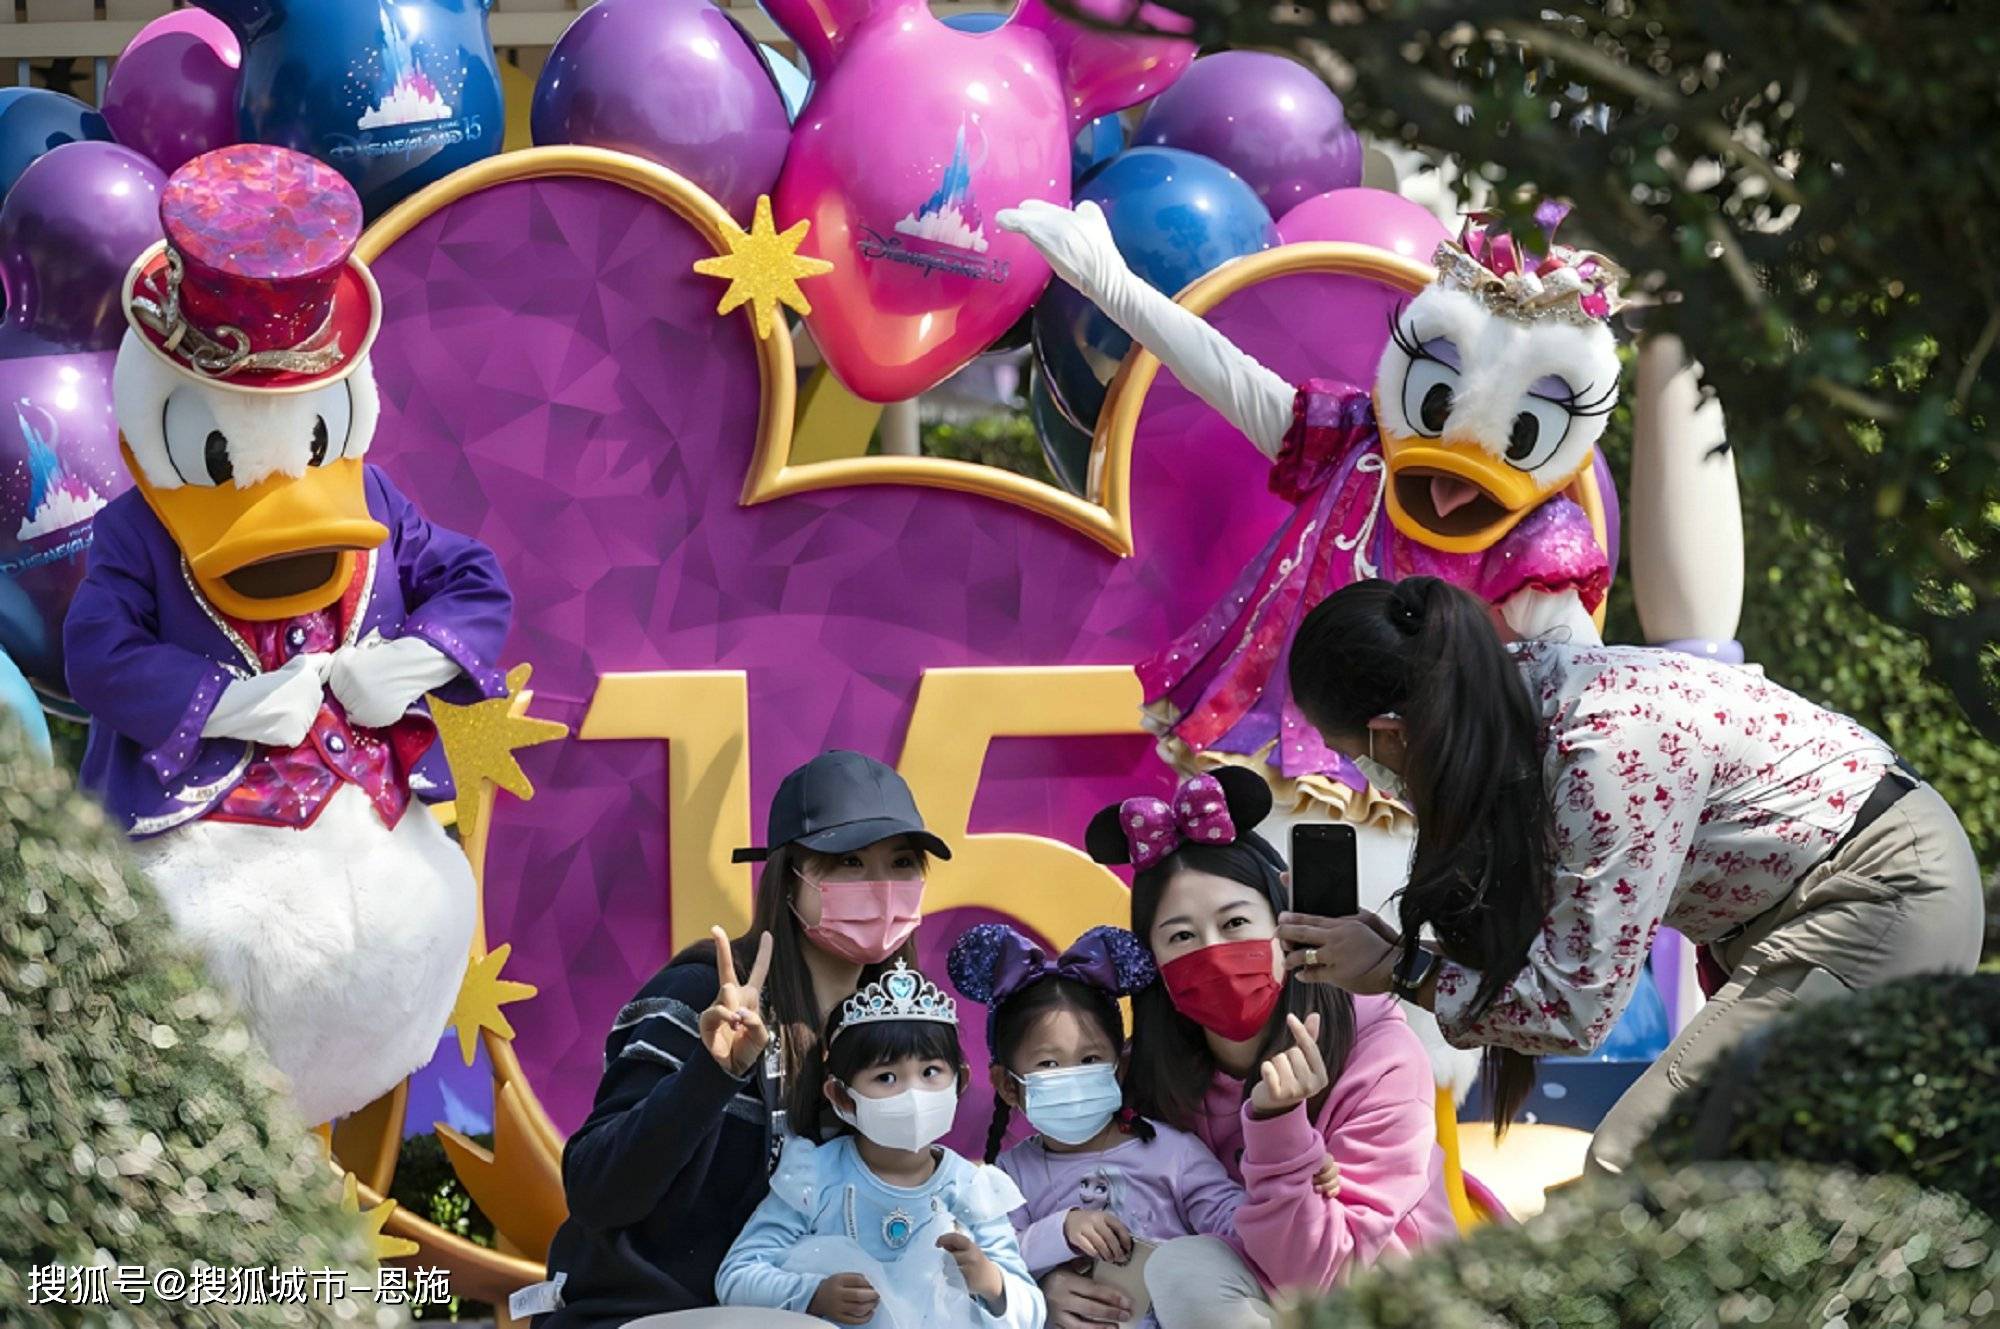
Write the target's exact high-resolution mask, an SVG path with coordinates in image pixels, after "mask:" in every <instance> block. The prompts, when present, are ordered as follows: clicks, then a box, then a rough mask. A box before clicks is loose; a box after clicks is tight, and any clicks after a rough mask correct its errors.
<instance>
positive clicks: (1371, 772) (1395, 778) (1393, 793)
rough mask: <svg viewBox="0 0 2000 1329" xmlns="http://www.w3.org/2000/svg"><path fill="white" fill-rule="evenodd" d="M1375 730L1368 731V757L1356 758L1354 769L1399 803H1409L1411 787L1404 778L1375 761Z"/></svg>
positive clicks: (1354, 759) (1353, 759)
mask: <svg viewBox="0 0 2000 1329" xmlns="http://www.w3.org/2000/svg"><path fill="white" fill-rule="evenodd" d="M1375 732H1376V731H1375V730H1374V729H1372V728H1371V729H1370V730H1369V731H1368V755H1367V756H1365V757H1354V758H1351V760H1352V761H1353V762H1354V769H1356V770H1358V771H1360V772H1361V773H1362V775H1364V776H1366V777H1367V778H1368V783H1369V784H1372V785H1374V786H1375V787H1376V788H1377V789H1379V790H1381V791H1382V792H1383V793H1385V794H1387V795H1388V796H1389V797H1391V798H1393V799H1396V800H1398V801H1399V802H1404V803H1407V802H1409V801H1410V800H1409V785H1408V784H1407V783H1406V782H1405V781H1404V779H1403V777H1402V776H1401V775H1399V774H1397V773H1396V772H1395V771H1392V770H1390V769H1389V768H1388V767H1387V766H1384V765H1383V764H1382V763H1381V762H1379V761H1377V760H1376V759H1375Z"/></svg>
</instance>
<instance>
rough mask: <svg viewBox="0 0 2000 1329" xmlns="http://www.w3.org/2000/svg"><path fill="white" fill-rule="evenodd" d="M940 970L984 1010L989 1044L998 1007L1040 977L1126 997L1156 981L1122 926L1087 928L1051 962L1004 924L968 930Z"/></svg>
mask: <svg viewBox="0 0 2000 1329" xmlns="http://www.w3.org/2000/svg"><path fill="white" fill-rule="evenodd" d="M945 972H946V973H948V974H950V975H951V985H952V986H953V987H955V988H957V989H958V991H959V995H961V996H963V997H965V998H966V999H967V1000H968V1001H976V1002H979V1003H981V1004H982V1005H984V1006H985V1007H987V1012H986V1037H987V1042H988V1044H989V1045H990V1044H991V1042H992V1038H993V1022H994V1017H995V1016H997V1015H998V1014H999V1011H1000V1008H1001V1006H1003V1005H1005V1004H1006V1002H1007V999H1008V998H1009V997H1012V996H1013V995H1014V994H1015V993H1017V992H1021V991H1024V990H1025V989H1027V988H1030V987H1033V986H1034V985H1035V984H1037V983H1039V982H1041V981H1042V980H1043V979H1046V978H1068V979H1072V980H1074V981H1076V982H1078V983H1082V984H1083V985H1084V986H1086V987H1093V988H1096V989H1097V990H1098V991H1100V992H1103V993H1106V994H1108V995H1110V996H1113V997H1128V996H1130V995H1132V994H1133V993H1134V992H1138V991H1141V990H1142V989H1144V988H1148V987H1151V986H1152V984H1153V981H1154V980H1155V979H1156V978H1158V977H1159V971H1158V970H1157V969H1155V968H1154V967H1153V957H1152V955H1151V954H1149V953H1148V952H1147V950H1146V948H1145V947H1144V946H1143V945H1141V944H1140V942H1139V939H1138V938H1137V937H1135V936H1133V935H1132V934H1131V933H1129V932H1127V931H1126V930H1125V929H1124V928H1114V927H1096V928H1092V929H1091V930H1090V931H1088V932H1086V933H1084V934H1083V935H1082V936H1081V937H1078V938H1077V939H1076V940H1075V941H1074V942H1073V943H1071V945H1070V947H1069V949H1068V950H1066V951H1064V952H1063V953H1062V954H1061V955H1058V956H1056V957H1055V958H1054V959H1050V958H1049V955H1048V952H1046V951H1044V950H1043V949H1042V948H1041V947H1040V946H1037V945H1036V944H1035V943H1034V942H1032V941H1029V940H1028V939H1027V938H1026V937H1024V936H1022V935H1021V934H1020V933H1019V932H1017V931H1015V930H1014V929H1013V928H1011V927H1008V926H1007V925H1006V924H1005V923H981V924H980V925H979V926H977V927H974V928H969V929H967V930H966V932H965V935H963V936H961V937H960V938H959V939H958V940H957V941H955V942H953V943H952V947H951V955H950V956H949V957H948V958H947V960H946V962H945Z"/></svg>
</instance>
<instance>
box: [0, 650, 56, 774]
mask: <svg viewBox="0 0 2000 1329" xmlns="http://www.w3.org/2000/svg"><path fill="white" fill-rule="evenodd" d="M0 715H11V716H13V717H14V718H15V719H16V720H18V721H20V723H21V728H22V729H23V730H24V731H25V732H26V733H27V735H28V745H29V746H30V747H32V748H34V749H35V751H37V752H39V753H41V754H42V756H43V758H44V759H47V758H49V757H50V755H51V754H52V752H53V749H52V748H51V747H50V746H49V722H48V721H47V720H45V719H43V718H42V702H41V698H40V697H38V696H37V695H35V689H34V687H33V686H32V685H30V684H29V682H28V676H27V675H26V674H23V673H22V672H21V671H20V669H19V668H18V667H17V666H16V665H15V664H14V662H13V661H12V660H10V659H8V658H7V656H6V654H5V653H4V652H0Z"/></svg>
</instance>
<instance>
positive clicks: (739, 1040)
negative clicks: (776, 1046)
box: [701, 928, 771, 1080]
mask: <svg viewBox="0 0 2000 1329" xmlns="http://www.w3.org/2000/svg"><path fill="white" fill-rule="evenodd" d="M708 932H709V935H710V936H712V937H714V938H715V976H716V978H717V979H719V980H720V981H721V987H720V988H719V989H718V990H717V991H716V994H715V1003H714V1004H713V1005H711V1006H710V1007H709V1008H708V1009H707V1010H705V1011H703V1012H702V1013H701V1041H702V1044H703V1046H705V1047H706V1048H707V1049H708V1055H709V1056H711V1057H714V1058H715V1064H716V1065H718V1066H720V1067H722V1069H723V1070H725V1071H727V1072H729V1074H730V1075H732V1076H734V1077H735V1078H737V1079H739V1080H740V1079H742V1078H743V1077H744V1076H745V1075H748V1074H749V1073H750V1068H751V1067H752V1066H755V1065H756V1064H757V1058H758V1057H760V1056H762V1055H763V1052H764V1045H765V1044H766V1043H769V1042H770V1041H771V1031H770V1030H769V1029H767V1028H765V1027H764V976H765V975H766V974H768V973H770V971H771V934H770V933H768V932H766V933H764V934H763V935H762V936H760V937H758V938H757V958H756V959H755V960H753V961H752V962H751V964H750V981H749V982H747V983H738V982H737V981H736V956H735V954H734V953H733V952H732V951H731V950H730V947H729V934H728V933H726V932H724V931H723V930H722V929H721V928H710V929H709V930H708Z"/></svg>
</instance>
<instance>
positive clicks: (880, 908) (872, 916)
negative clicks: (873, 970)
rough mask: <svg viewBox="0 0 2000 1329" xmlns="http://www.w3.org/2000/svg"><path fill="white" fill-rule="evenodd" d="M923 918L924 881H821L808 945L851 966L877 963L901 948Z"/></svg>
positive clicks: (809, 929) (807, 933)
mask: <svg viewBox="0 0 2000 1329" xmlns="http://www.w3.org/2000/svg"><path fill="white" fill-rule="evenodd" d="M923 916H924V881H923V878H922V877H917V878H913V879H912V880H909V881H822V882H820V883H819V922H817V923H814V924H811V925H810V926H808V927H807V928H806V936H807V938H808V939H810V940H811V942H812V943H813V945H815V946H817V947H819V948H820V949H821V950H823V951H826V952H827V953H828V954H831V955H838V956H839V957H840V958H841V959H843V960H848V961H851V962H852V963H854V964H880V963H882V961H884V960H886V959H888V958H889V957H890V956H892V955H894V954H895V953H896V952H897V951H898V950H899V949H901V948H902V945H903V943H904V942H906V941H908V940H909V939H910V935H911V934H912V933H914V932H915V931H916V930H917V924H918V923H919V922H920V921H921V920H922V919H923Z"/></svg>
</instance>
